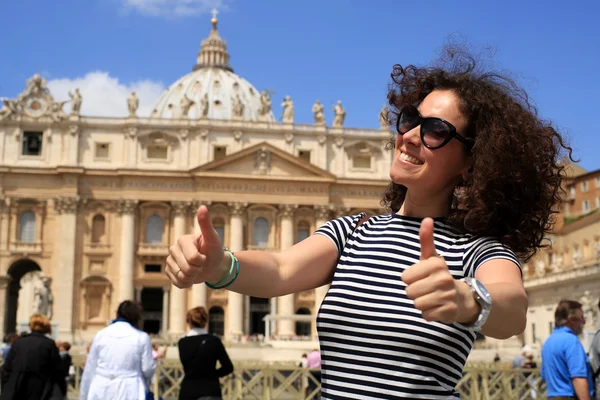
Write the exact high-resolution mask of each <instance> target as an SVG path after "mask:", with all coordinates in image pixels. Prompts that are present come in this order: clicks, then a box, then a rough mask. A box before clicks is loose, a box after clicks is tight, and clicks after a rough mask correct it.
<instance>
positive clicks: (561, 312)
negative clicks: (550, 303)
mask: <svg viewBox="0 0 600 400" xmlns="http://www.w3.org/2000/svg"><path fill="white" fill-rule="evenodd" d="M584 325H585V318H583V311H582V308H581V303H579V302H577V301H572V300H561V301H560V302H559V303H558V307H556V311H555V312H554V326H555V328H554V331H553V332H552V334H551V335H550V336H549V337H548V339H546V342H545V343H544V346H543V347H542V378H543V379H544V380H545V381H546V396H547V397H548V399H555V400H558V399H576V398H577V399H579V400H591V399H592V396H593V391H594V387H593V385H592V374H591V370H590V362H589V360H588V357H587V355H586V354H585V350H584V349H583V346H582V345H581V342H580V341H579V338H578V337H577V335H580V334H581V333H582V332H583V326H584Z"/></svg>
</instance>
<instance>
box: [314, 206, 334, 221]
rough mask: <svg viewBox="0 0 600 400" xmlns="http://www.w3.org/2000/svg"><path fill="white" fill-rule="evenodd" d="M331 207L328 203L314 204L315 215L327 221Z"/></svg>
mask: <svg viewBox="0 0 600 400" xmlns="http://www.w3.org/2000/svg"><path fill="white" fill-rule="evenodd" d="M332 208H333V207H332V206H331V205H330V204H327V205H318V206H315V217H316V218H317V219H320V220H326V221H329V219H330V218H331V211H332Z"/></svg>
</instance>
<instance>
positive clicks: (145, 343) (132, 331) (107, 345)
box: [80, 300, 156, 400]
mask: <svg viewBox="0 0 600 400" xmlns="http://www.w3.org/2000/svg"><path fill="white" fill-rule="evenodd" d="M140 320H141V308H140V306H139V305H138V304H137V303H134V302H132V301H129V300H127V301H124V302H122V303H121V304H120V305H119V308H118V309H117V319H115V320H114V321H113V323H112V324H110V325H109V326H108V327H106V328H104V329H102V330H101V331H100V332H98V333H97V334H96V337H95V338H94V341H93V342H92V346H91V348H90V352H89V354H88V358H87V360H86V363H85V369H84V371H83V377H82V378H81V389H80V396H81V397H80V399H81V400H106V399H111V400H144V399H145V398H146V392H147V391H148V382H149V381H150V379H151V378H152V376H153V375H154V370H155V368H156V364H155V362H154V358H153V357H152V344H151V343H150V337H149V336H148V334H147V333H145V332H142V331H140V330H139V329H138V324H139V322H140Z"/></svg>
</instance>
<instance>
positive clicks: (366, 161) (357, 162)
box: [352, 155, 371, 169]
mask: <svg viewBox="0 0 600 400" xmlns="http://www.w3.org/2000/svg"><path fill="white" fill-rule="evenodd" d="M352 167H353V168H360V169H370V168H371V156H364V155H357V156H354V157H352Z"/></svg>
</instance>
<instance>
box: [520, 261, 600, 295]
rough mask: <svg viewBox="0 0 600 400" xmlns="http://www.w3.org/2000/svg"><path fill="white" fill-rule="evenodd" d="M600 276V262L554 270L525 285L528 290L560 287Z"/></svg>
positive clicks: (528, 281)
mask: <svg viewBox="0 0 600 400" xmlns="http://www.w3.org/2000/svg"><path fill="white" fill-rule="evenodd" d="M599 276H600V263H596V264H592V265H588V266H585V267H578V268H573V269H570V270H566V271H560V272H554V273H551V274H547V275H545V276H542V277H539V278H533V279H528V280H526V281H525V282H524V286H525V290H527V291H536V290H543V289H547V288H552V287H560V286H563V285H564V284H565V283H566V282H568V283H570V284H574V283H580V282H587V281H590V280H593V279H598V277H599Z"/></svg>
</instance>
